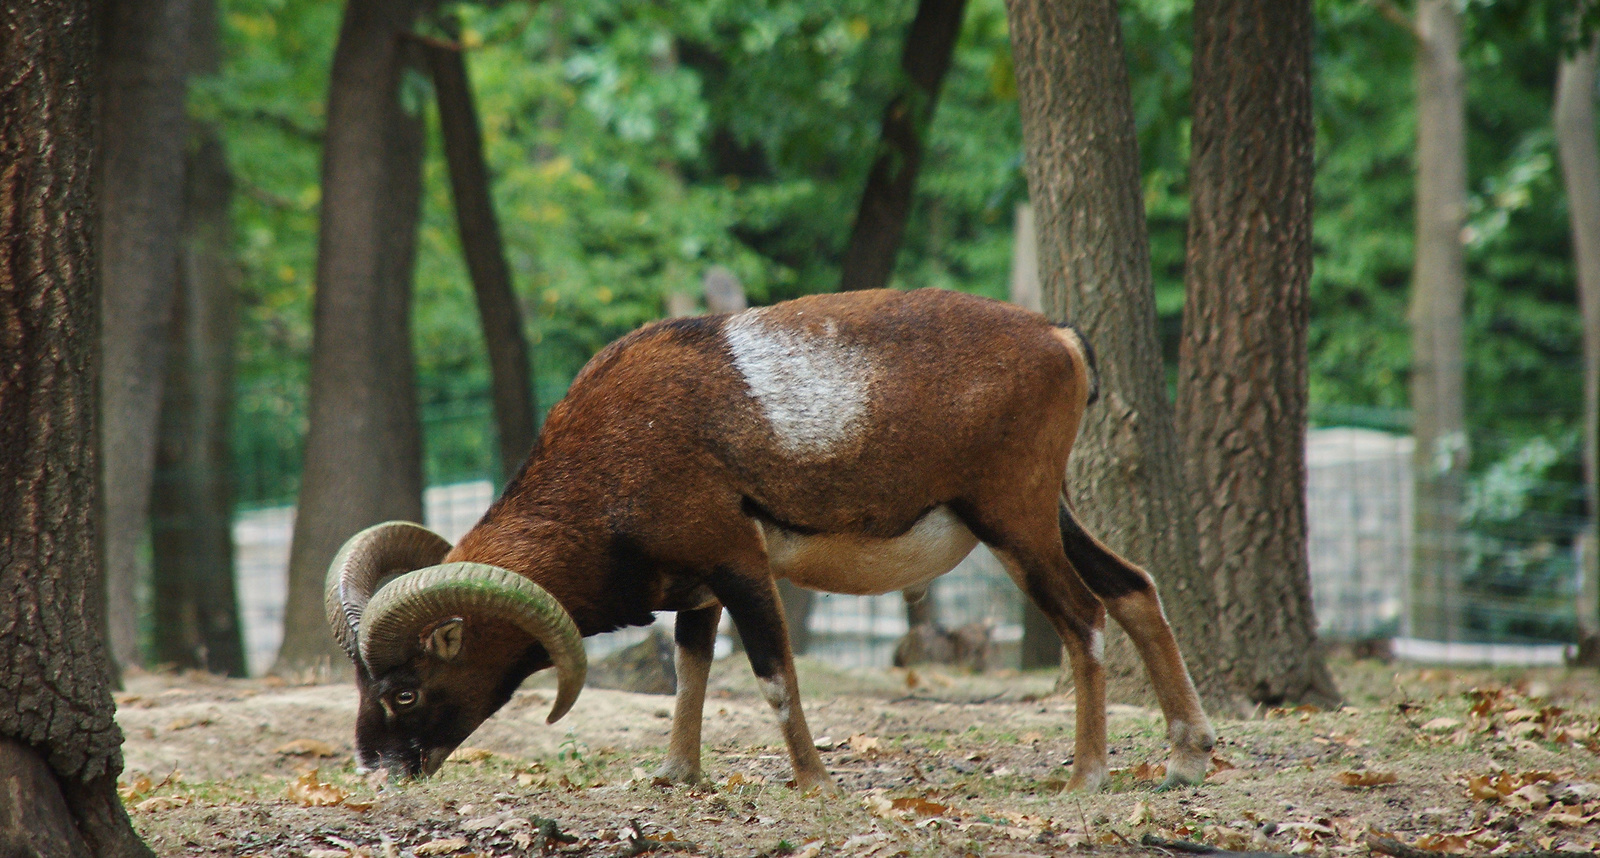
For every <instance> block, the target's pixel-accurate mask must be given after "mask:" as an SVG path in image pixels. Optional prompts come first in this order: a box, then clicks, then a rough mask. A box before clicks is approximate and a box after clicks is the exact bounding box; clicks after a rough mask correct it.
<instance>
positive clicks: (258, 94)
mask: <svg viewBox="0 0 1600 858" xmlns="http://www.w3.org/2000/svg"><path fill="white" fill-rule="evenodd" d="M1565 5H1566V4H1561V3H1549V4H1545V3H1537V2H1509V3H1508V2H1488V0H1474V2H1469V3H1466V4H1464V6H1463V9H1462V11H1463V15H1462V22H1463V25H1464V31H1463V38H1462V49H1461V56H1462V61H1463V63H1464V66H1465V79H1466V84H1467V105H1468V110H1467V139H1468V164H1469V170H1470V173H1469V194H1470V210H1469V214H1468V216H1467V225H1466V229H1465V230H1464V232H1463V244H1464V248H1465V253H1466V265H1467V276H1468V293H1467V299H1466V305H1465V320H1464V354H1463V355H1462V361H1463V363H1464V366H1465V371H1466V395H1465V404H1466V418H1467V426H1468V429H1469V435H1470V449H1471V450H1472V458H1471V459H1470V469H1471V473H1472V477H1471V483H1470V484H1469V491H1468V494H1467V499H1466V507H1465V509H1464V513H1463V514H1464V517H1465V519H1466V520H1467V521H1468V522H1469V523H1470V524H1473V525H1475V526H1478V527H1479V528H1480V529H1488V530H1492V529H1493V528H1494V527H1495V526H1496V525H1497V524H1504V523H1506V522H1511V521H1515V520H1526V519H1527V518H1528V517H1529V516H1530V515H1532V516H1547V517H1549V519H1550V520H1551V521H1557V522H1581V521H1582V520H1583V519H1584V517H1585V512H1584V498H1583V493H1582V491H1581V488H1580V486H1581V472H1582V461H1581V457H1582V451H1581V445H1582V435H1583V433H1582V420H1583V413H1582V412H1583V389H1582V385H1583V373H1582V371H1581V360H1580V358H1581V353H1582V337H1583V330H1582V324H1583V323H1582V316H1581V314H1580V313H1579V312H1577V307H1578V299H1577V295H1576V291H1575V286H1574V269H1573V263H1572V252H1571V226H1570V223H1569V220H1568V213H1567V208H1566V198H1565V194H1564V193H1563V191H1562V186H1561V173H1560V168H1559V165H1558V161H1557V154H1556V149H1555V142H1554V134H1553V130H1552V123H1551V114H1552V100H1553V97H1554V92H1555V86H1556V74H1557V63H1558V60H1559V58H1560V56H1561V34H1562V33H1563V32H1565V30H1564V27H1563V23H1562V17H1561V15H1562V11H1563V10H1564V9H1565ZM916 7H917V4H915V3H912V2H904V3H878V2H865V0H857V2H850V0H845V2H830V3H817V2H808V0H794V2H788V0H773V1H772V2H762V3H744V2H741V3H734V2H726V0H712V2H699V0H696V2H688V0H682V2H675V1H674V0H664V2H656V3H625V2H594V3H585V4H537V5H528V4H505V5H482V6H480V5H472V4H463V5H459V6H450V7H447V8H444V9H442V10H440V12H439V13H438V14H436V15H434V16H431V17H429V18H428V22H431V23H424V24H423V25H422V29H423V30H424V31H426V30H427V28H428V27H429V26H433V27H437V26H438V22H439V21H453V22H457V23H456V26H459V32H455V33H449V34H445V33H442V32H441V33H439V35H440V36H441V37H446V36H448V38H450V39H451V40H453V41H458V42H459V44H460V45H461V46H463V47H464V48H465V49H466V51H465V56H466V60H467V67H468V68H469V70H470V73H471V79H472V89H473V91H474V93H475V97H476V101H477V109H478V111H479V115H480V119H481V123H482V128H483V137H484V151H485V153H486V156H487V160H488V166H489V170H490V172H491V174H492V176H493V193H494V205H495V208H496V210H497V211H498V214H499V218H500V225H501V230H502V232H503V235H504V239H505V248H506V258H507V261H508V263H509V266H510V270H511V277H512V281H513V283H514V284H515V289H516V293H517V297H518V298H519V299H520V304H521V306H522V309H523V315H524V319H525V325H526V334H527V337H528V340H529V343H530V345H531V348H532V351H533V353H534V357H533V365H534V367H535V388H536V400H537V403H538V406H539V408H540V409H541V410H543V409H547V408H548V407H549V406H550V405H551V404H552V403H554V402H555V401H556V400H557V399H559V397H560V395H561V394H562V392H563V391H564V389H565V387H566V385H567V383H568V382H569V381H570V379H571V378H572V376H573V375H574V374H575V373H576V371H577V369H578V368H579V367H580V366H581V365H582V364H583V362H584V361H586V360H587V359H588V358H589V356H591V355H592V354H593V353H594V352H596V351H597V350H598V349H599V348H600V347H601V346H603V345H604V344H605V343H607V342H609V341H610V340H611V339H613V338H615V337H617V336H619V335H620V334H622V333H624V332H626V331H628V330H631V329H632V328H634V327H636V326H638V325H639V324H642V323H644V322H646V321H649V320H651V319H654V318H658V317H660V316H661V315H663V313H664V312H665V310H666V308H667V307H668V305H669V304H670V303H671V302H672V300H674V299H673V296H675V295H676V296H685V295H696V294H698V293H699V292H700V290H701V281H702V278H703V277H704V275H705V273H706V271H707V270H708V269H709V268H710V267H711V266H715V265H720V266H723V267H725V268H727V269H729V270H730V271H731V272H732V273H733V274H734V275H735V276H736V277H737V278H738V279H739V280H740V281H741V282H742V283H743V284H744V286H745V288H746V290H747V291H748V293H749V295H750V298H751V300H752V302H754V303H767V302H770V301H776V300H780V299H783V298H789V297H794V296H797V295H801V294H807V293H813V292H827V291H834V290H836V289H837V288H839V282H840V269H841V261H842V258H843V256H844V251H845V245H846V242H847V239H848V236H849V231H850V224H851V218H850V217H848V216H847V215H848V213H851V212H853V211H854V210H855V207H856V205H857V202H858V200H859V198H860V194H861V187H862V184H863V181H864V177H865V176H866V175H867V172H868V170H869V168H870V166H871V164H872V161H873V159H874V157H876V155H877V154H878V152H879V136H880V126H881V122H882V113H883V108H884V105H885V104H886V103H888V102H889V100H890V98H891V97H892V96H893V95H894V94H895V93H896V92H897V91H898V87H899V86H900V82H901V76H902V74H903V72H902V71H901V68H900V66H899V65H898V64H897V63H895V62H893V61H892V58H894V57H896V56H898V54H899V52H900V50H901V46H902V44H903V42H904V39H905V33H906V31H907V27H908V25H909V23H910V21H911V18H912V16H913V15H914V13H915V12H916ZM1386 9H1388V10H1389V11H1391V12H1392V11H1393V10H1392V9H1391V8H1390V7H1388V6H1387V4H1383V3H1366V2H1350V0H1321V2H1317V3H1316V4H1315V14H1316V36H1315V42H1314V49H1313V51H1314V88H1313V105H1314V114H1315V122H1316V146H1317V154H1316V184H1315V206H1314V212H1315V227H1314V242H1315V265H1314V268H1313V274H1312V280H1311V289H1310V328H1309V332H1308V333H1309V336H1308V339H1309V385H1310V403H1311V417H1312V419H1313V422H1323V423H1339V424H1345V425H1348V424H1356V425H1367V426H1372V427H1375V428H1383V429H1388V430H1394V431H1400V432H1404V431H1407V429H1408V425H1409V420H1410V415H1409V412H1408V410H1407V406H1408V389H1407V384H1408V377H1409V372H1410V367H1411V347H1410V331H1409V329H1408V326H1407V322H1406V315H1407V305H1408V300H1409V296H1410V286H1411V278H1412V271H1411V266H1412V258H1413V252H1412V251H1413V241H1414V232H1413V227H1412V225H1413V221H1414V212H1413V199H1414V193H1415V191H1414V177H1413V172H1414V164H1415V146H1416V142H1415V141H1416V102H1415V99H1414V96H1413V87H1414V82H1413V72H1412V68H1413V64H1414V62H1415V55H1416V51H1415V47H1414V42H1413V35H1412V33H1411V32H1410V31H1408V29H1407V28H1406V27H1405V26H1404V25H1403V24H1402V23H1400V22H1398V21H1397V16H1395V15H1393V14H1385V10H1386ZM340 14H341V9H340V8H339V6H338V5H337V4H328V3H321V2H309V0H223V2H221V3H220V6H219V9H218V21H219V23H220V37H221V48H222V49H221V53H220V56H221V59H220V64H219V65H218V67H217V70H216V71H215V73H212V74H202V75H199V76H191V78H190V89H189V108H188V110H189V114H190V118H191V120H193V121H194V123H195V124H196V126H197V127H207V128H214V129H215V130H216V132H217V133H218V135H219V137H220V142H221V144H222V148H223V150H224V151H225V152H226V157H227V161H228V166H229V169H230V172H231V175H232V180H233V183H234V191H235V192H234V193H233V195H232V197H231V203H230V213H231V217H232V220H233V223H234V232H233V235H234V238H233V239H232V242H233V252H234V257H235V259H236V263H237V265H238V268H239V272H240V277H239V288H238V294H239V297H240V300H241V305H240V315H239V326H238V329H237V342H236V345H235V346H234V347H233V349H232V353H233V354H234V355H235V359H236V361H237V364H236V368H235V382H234V391H235V396H234V402H233V405H232V421H231V422H232V427H233V428H232V433H231V434H232V445H233V455H234V462H235V473H234V475H233V476H234V480H233V482H234V493H235V500H236V502H237V503H238V504H239V505H241V506H262V505H269V504H281V503H287V502H291V501H292V500H293V498H294V497H295V495H296V492H297V489H298V485H299V475H300V468H299V465H300V456H301V451H302V449H303V445H304V440H305V433H306V428H307V423H308V418H307V401H308V396H307V389H308V376H309V372H310V365H311V361H310V355H311V346H312V295H313V284H314V280H315V274H316V262H317V227H318V217H319V210H320V203H321V186H320V181H321V174H320V171H319V167H320V159H321V154H322V142H323V139H324V134H325V130H326V129H325V128H324V124H325V123H324V116H325V112H326V110H325V108H326V99H327V93H328V84H327V82H328V77H329V65H330V61H331V57H332V53H333V48H334V42H335V37H336V35H337V33H338V30H339V19H340ZM1190 14H1191V12H1190V4H1188V3H1184V2H1178V0H1131V2H1125V3H1123V4H1122V18H1123V26H1124V34H1125V38H1126V45H1127V52H1128V63H1129V70H1130V78H1131V83H1132V88H1133V104H1134V109H1135V113H1136V119H1137V123H1138V130H1139V151H1140V156H1141V158H1142V161H1143V164H1142V175H1143V195H1144V204H1145V208H1146V212H1147V218H1148V222H1149V228H1150V239H1151V252H1152V258H1153V273H1154V279H1155V297H1156V309H1157V315H1158V320H1159V329H1160V334H1161V341H1162V347H1163V351H1164V353H1165V356H1166V365H1167V367H1168V368H1169V372H1170V371H1171V370H1172V369H1173V368H1175V367H1176V366H1177V351H1178V342H1179V334H1180V324H1181V317H1182V310H1183V301H1184V285H1183V278H1184V271H1183V269H1184V254H1185V248H1184V242H1185V230H1186V224H1187V219H1188V196H1187V194H1188V187H1187V172H1188V165H1189V161H1190V152H1189V146H1190V91H1189V78H1190V66H1191V57H1190V53H1189V51H1190V43H1191V36H1190V34H1191V32H1192V25H1191V21H1190ZM1011 63H1012V54H1011V49H1010V44H1009V39H1008V34H1007V27H1006V15H1005V8H1004V5H1003V4H1002V3H1001V2H1000V0H970V2H968V3H967V7H966V12H965V20H964V22H963V24H962V26H961V29H960V38H959V41H958V44H957V47H956V50H955V53H954V60H953V64H952V67H951V70H950V72H949V73H948V75H947V76H946V78H945V81H944V85H943V89H942V92H941V93H940V96H939V100H938V105H937V110H936V112H935V113H934V118H933V122H932V126H931V130H930V131H929V132H928V138H927V141H926V145H927V151H926V155H925V156H924V158H923V161H922V166H921V173H920V176H919V178H918V184H917V189H916V195H915V202H914V205H913V209H912V214H911V226H910V228H909V229H908V230H907V232H906V237H905V240H904V246H903V248H902V249H901V251H900V253H899V257H898V261H897V263H896V265H895V268H894V273H893V279H892V281H891V282H892V284H893V285H894V286H896V287H900V288H915V287H922V286H938V287H945V288H954V289H961V290H964V291H971V292H977V293H980V294H986V295H991V296H994V297H1005V296H1006V294H1007V282H1008V279H1009V276H1010V268H1011V264H1012V242H1013V228H1014V217H1013V215H1014V211H1015V209H1016V207H1017V205H1018V204H1020V203H1024V202H1026V199H1027V187H1026V181H1025V177H1024V174H1023V163H1022V140H1021V126H1020V122H1019V118H1018V106H1017V94H1016V84H1015V80H1014V76H1013V72H1012V65H1011ZM433 86H434V84H433V83H432V81H431V80H430V79H429V77H428V75H426V74H424V73H422V72H420V71H415V70H412V71H408V72H407V73H406V77H405V79H404V80H403V81H402V84H401V93H402V102H403V104H404V106H405V107H406V109H407V110H408V111H411V112H413V113H415V114H418V115H422V116H424V117H426V119H427V122H428V127H429V130H428V135H429V142H428V147H429V154H428V157H427V158H426V160H425V166H424V174H423V197H422V199H423V202H422V214H421V221H420V229H419V234H418V242H417V265H416V271H415V281H414V282H415V293H414V303H413V307H412V313H413V315H412V318H413V322H412V329H411V330H412V338H413V351H414V354H415V360H416V386H417V390H416V392H417V399H418V402H419V403H420V405H421V408H422V415H423V425H424V430H425V437H424V441H423V451H424V457H423V458H424V463H425V464H424V472H425V479H426V481H427V483H429V484H435V483H440V482H446V481H450V480H454V479H461V478H475V477H481V476H484V475H487V474H496V473H498V471H499V467H498V462H497V458H496V457H497V452H496V450H495V449H494V436H493V431H492V428H490V427H491V425H492V423H491V417H490V410H491V409H490V370H489V363H488V359H487V357H486V351H485V346H484V341H483V334H482V326H481V323H480V319H479V315H478V311H477V308H476V306H475V304H474V296H473V290H472V286H471V280H470V279H469V277H468V274H467V271H466V267H465V264H464V263H463V261H462V253H461V248H460V241H459V237H458V232H457V228H456V223H455V214H454V209H453V208H452V200H451V192H450V185H449V178H448V174H447V169H446V163H445V159H444V158H443V157H442V153H441V149H440V141H439V138H440V132H439V121H438V117H437V113H436V109H435V104H436V101H435V98H434V93H433ZM679 300H681V299H679ZM462 418H466V419H462ZM1563 526H1567V525H1563ZM1577 529H1578V527H1577V526H1576V525H1571V526H1570V531H1571V532H1570V533H1569V534H1568V535H1569V536H1570V535H1571V534H1572V533H1576V531H1577ZM1558 538H1559V535H1558ZM1561 556H1562V557H1570V552H1562V553H1561ZM1555 565H1556V566H1557V567H1559V566H1560V563H1559V562H1558V563H1556V564H1555ZM1552 568H1553V567H1551V566H1550V565H1549V564H1546V565H1540V564H1538V563H1533V564H1530V565H1526V566H1523V567H1521V568H1519V569H1518V570H1516V574H1517V575H1520V576H1522V579H1521V580H1508V581H1502V582H1500V585H1501V586H1505V587H1510V588H1513V589H1514V588H1517V587H1528V586H1537V585H1538V583H1539V582H1538V580H1537V579H1539V578H1541V577H1547V576H1549V575H1550V574H1554V573H1553V572H1552ZM1501 571H1502V572H1503V570H1501ZM1513 577H1515V576H1513ZM1550 631H1551V632H1552V633H1553V634H1555V635H1557V636H1559V635H1561V634H1562V630H1560V629H1552V630H1550Z"/></svg>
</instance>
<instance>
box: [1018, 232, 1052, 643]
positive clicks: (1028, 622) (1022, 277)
mask: <svg viewBox="0 0 1600 858" xmlns="http://www.w3.org/2000/svg"><path fill="white" fill-rule="evenodd" d="M1015 223H1016V225H1015V227H1014V229H1013V230H1012V238H1011V303H1013V304H1016V305H1017V306H1018V307H1026V308H1028V309H1029V310H1032V311H1034V312H1035V313H1042V312H1044V295H1043V292H1042V291H1041V290H1042V288H1043V287H1042V285H1041V284H1040V282H1039V232H1038V230H1037V229H1035V228H1034V225H1033V206H1031V205H1029V204H1028V203H1022V204H1021V205H1019V206H1017V215H1016V221H1015ZM1061 652H1062V650H1061V636H1060V635H1058V634H1056V629H1055V627H1054V626H1052V625H1050V618H1049V617H1046V616H1045V615H1044V611H1041V610H1039V606H1038V605H1035V604H1034V603H1033V600H1032V599H1023V600H1022V643H1021V646H1020V647H1019V653H1018V655H1019V656H1020V659H1019V666H1021V667H1022V669H1023V670H1031V669H1034V668H1040V667H1059V666H1060V665H1061Z"/></svg>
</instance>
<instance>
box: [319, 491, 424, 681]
mask: <svg viewBox="0 0 1600 858" xmlns="http://www.w3.org/2000/svg"><path fill="white" fill-rule="evenodd" d="M449 553H450V543H448V542H446V541H445V539H444V537H442V536H440V535H439V534H437V533H434V532H433V531H431V530H429V529H427V528H426V527H423V526H422V525H420V524H413V523H411V522H409V521H386V522H384V523H383V524H374V525H373V526H371V527H369V528H367V529H366V530H363V531H361V532H360V533H358V534H356V535H355V536H352V537H350V539H349V540H347V541H346V542H345V544H344V547H343V548H340V549H339V553H338V554H336V555H334V557H333V563H332V564H330V565H329V566H328V577H327V583H326V590H325V592H324V595H323V606H324V607H325V608H326V609H327V612H328V627H329V628H331V629H332V630H333V637H334V639H335V640H337V641H338V642H339V646H341V647H343V648H344V651H345V652H347V653H349V654H350V658H351V659H352V660H354V661H359V660H360V658H361V650H360V648H359V647H358V646H357V636H358V630H359V629H360V628H361V614H362V612H363V611H365V610H366V607H367V602H368V601H369V600H370V599H371V598H372V592H373V591H374V590H376V589H377V587H378V582H379V581H381V580H383V577H384V576H385V575H389V574H393V573H396V572H410V571H413V570H415V569H421V568H423V567H425V566H436V565H438V563H439V561H441V560H443V559H444V556H445V555H446V554H449Z"/></svg>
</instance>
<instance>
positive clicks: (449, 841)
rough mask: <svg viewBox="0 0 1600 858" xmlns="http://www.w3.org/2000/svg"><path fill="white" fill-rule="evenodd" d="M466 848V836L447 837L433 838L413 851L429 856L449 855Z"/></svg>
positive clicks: (425, 857) (425, 856)
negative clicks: (441, 838)
mask: <svg viewBox="0 0 1600 858" xmlns="http://www.w3.org/2000/svg"><path fill="white" fill-rule="evenodd" d="M465 848H467V839H466V838H465V837H447V838H445V839H443V840H431V841H429V842H427V843H424V844H422V845H421V846H418V847H417V848H415V849H413V850H411V851H413V852H415V853H417V854H418V855H421V856H424V858H427V856H432V855H449V854H450V853H451V852H460V851H461V850H463V849H465Z"/></svg>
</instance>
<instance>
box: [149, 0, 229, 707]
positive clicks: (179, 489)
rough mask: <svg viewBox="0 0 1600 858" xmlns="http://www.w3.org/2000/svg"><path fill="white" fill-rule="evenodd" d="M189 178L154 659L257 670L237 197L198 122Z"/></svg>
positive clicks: (210, 57)
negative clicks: (248, 565)
mask: <svg viewBox="0 0 1600 858" xmlns="http://www.w3.org/2000/svg"><path fill="white" fill-rule="evenodd" d="M194 24H195V34H194V37H193V40H192V49H191V53H192V60H193V62H191V68H193V69H194V71H195V73H196V74H202V75H208V74H213V73H215V72H216V69H217V67H218V46H217V18H216V6H215V3H214V2H212V0H196V5H195V20H194ZM195 131H196V133H195V135H194V137H195V139H194V145H193V147H192V151H191V152H190V153H189V157H188V161H187V168H186V170H185V175H184V186H185V192H184V216H183V233H182V241H183V247H182V250H181V253H180V256H179V264H178V286H177V301H176V305H175V307H174V309H173V314H172V316H173V318H172V338H171V343H172V346H171V348H172V353H171V354H169V355H168V356H167V378H166V385H165V389H164V390H163V395H162V406H161V423H160V436H159V441H158V448H157V451H156V473H155V491H154V494H153V496H152V497H151V515H150V519H151V540H150V542H151V548H152V552H151V553H152V563H151V589H152V590H153V593H154V599H153V605H152V611H153V613H154V615H155V622H154V629H153V634H154V640H153V644H154V656H155V659H156V661H157V662H160V663H163V664H171V665H174V666H177V667H181V668H195V669H199V670H207V671H212V672H214V673H224V674H227V675H229V676H244V675H245V674H246V666H245V658H244V641H243V637H242V635H243V629H242V627H241V626H240V623H239V606H238V599H237V597H236V595H235V593H234V580H233V480H232V475H233V445H232V443H231V440H232V439H231V433H230V429H231V426H232V420H231V419H230V418H231V417H232V412H233V348H234V340H235V334H236V332H237V330H238V301H237V297H236V294H235V293H236V290H237V288H238V283H239V272H238V269H237V267H236V266H235V264H234V261H233V230H232V221H231V214H230V210H229V207H230V199H231V196H232V193H233V176H232V174H231V173H229V171H228V161H227V156H226V154H225V153H224V151H223V148H222V140H221V138H220V137H219V135H218V133H217V129H216V128H215V127H214V126H211V125H202V126H199V127H197V128H196V129H195Z"/></svg>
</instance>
